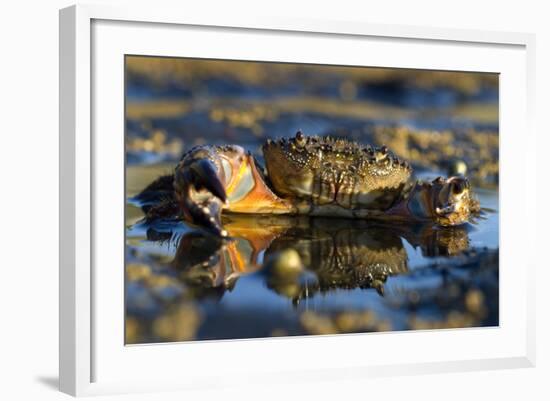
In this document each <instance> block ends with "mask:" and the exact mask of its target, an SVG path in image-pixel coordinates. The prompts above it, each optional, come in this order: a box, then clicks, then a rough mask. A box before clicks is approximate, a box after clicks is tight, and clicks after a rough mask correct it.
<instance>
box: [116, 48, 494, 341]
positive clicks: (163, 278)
mask: <svg viewBox="0 0 550 401" xmlns="http://www.w3.org/2000/svg"><path fill="white" fill-rule="evenodd" d="M125 63H126V150H127V157H126V159H127V172H126V173H127V174H126V175H127V180H126V182H127V188H126V194H127V199H128V203H127V208H126V217H127V227H128V229H127V252H126V253H127V257H126V258H127V265H126V273H127V280H126V285H127V288H126V290H127V291H126V296H127V300H126V304H127V327H126V329H127V330H126V340H127V342H128V343H143V342H162V341H183V340H191V339H217V338H242V337H264V336H272V335H303V334H331V333H341V332H357V331H387V330H404V329H419V328H445V327H465V326H486V325H496V324H498V143H499V140H498V117H499V116H498V98H499V96H498V75H496V74H488V73H462V72H444V71H427V70H406V69H393V68H392V69H390V68H365V67H342V66H320V65H302V64H281V63H262V62H241V61H219V60H197V59H180V58H161V57H142V56H127V57H126V60H125ZM298 129H301V130H302V131H303V132H304V133H305V134H316V135H332V136H342V137H346V138H350V139H355V140H357V141H359V142H362V143H371V144H375V145H382V144H385V145H387V146H388V147H389V148H390V149H391V150H392V151H394V152H395V153H396V154H397V155H398V156H400V157H403V158H404V159H406V160H408V161H409V162H411V164H412V166H413V167H414V169H415V172H416V173H417V175H418V176H419V177H420V178H426V179H429V178H435V177H436V176H438V175H450V174H466V175H467V176H468V177H469V178H470V179H471V180H472V182H473V183H474V185H475V187H476V191H477V193H478V194H479V197H480V200H481V202H482V206H483V207H484V208H486V209H487V212H486V214H485V217H484V219H483V220H482V221H480V222H479V223H478V224H477V225H475V226H474V225H469V226H468V227H462V228H460V230H433V229H425V228H418V229H415V230H412V231H410V232H403V231H402V230H395V229H392V228H387V227H384V228H380V227H376V228H371V227H366V226H358V227H357V226H354V225H353V224H351V223H350V222H347V223H345V224H343V225H338V224H336V225H335V224H320V223H311V221H307V222H304V221H288V220H285V221H277V220H273V221H270V222H269V223H268V224H267V225H268V226H269V227H273V229H270V230H268V232H267V233H266V232H263V231H260V229H259V227H258V226H259V224H258V222H255V221H237V222H233V224H236V230H237V231H238V230H241V231H242V230H243V227H244V228H246V229H247V230H248V231H250V230H252V232H254V233H256V235H257V236H260V235H264V236H266V235H267V237H269V238H270V239H271V241H272V242H271V243H270V244H271V245H270V247H269V248H266V249H263V250H262V252H261V253H260V255H259V256H258V255H257V256H258V258H257V260H255V262H257V263H252V262H251V260H252V259H251V258H250V253H251V251H250V249H251V248H254V240H251V239H250V238H248V237H245V236H243V237H242V238H238V239H237V240H236V242H235V244H234V248H235V249H228V245H227V244H219V243H213V242H212V241H210V240H204V238H202V237H200V238H198V239H197V238H196V237H195V236H194V234H191V231H192V230H191V228H189V227H187V226H185V225H184V224H183V223H181V222H164V223H163V224H162V225H160V226H159V225H157V226H155V227H151V226H147V225H144V224H143V223H142V222H141V221H140V220H141V218H142V217H143V213H142V211H141V209H140V205H139V204H138V203H136V202H133V201H132V197H133V196H134V195H136V194H137V193H138V192H139V191H141V190H142V189H143V188H144V187H145V186H146V185H147V184H149V183H150V182H151V181H152V180H154V179H155V178H157V177H158V176H160V175H162V174H169V173H171V172H172V170H173V168H174V164H175V162H176V161H177V160H179V158H180V156H181V154H182V153H183V152H184V151H185V150H186V149H189V148H190V147H192V146H194V145H199V144H239V145H242V146H244V147H246V148H247V149H249V150H250V151H251V152H253V153H254V154H255V156H257V157H258V158H259V159H260V160H261V159H262V155H261V145H262V143H263V142H264V141H265V140H266V139H267V138H278V137H283V136H291V135H293V134H294V133H295V132H296V131H297V130H298ZM264 223H265V222H264ZM265 226H266V225H265V224H264V226H263V227H264V228H265ZM380 238H382V239H383V240H382V239H380ZM205 241H206V242H205ZM182 244H183V245H182ZM297 244H298V245H297ZM320 244H324V245H323V246H320ZM327 244H328V245H327ZM232 247H233V246H232ZM205 250H206V251H205ZM201 252H202V253H201ZM293 252H295V253H293ZM337 253H340V254H343V255H352V254H353V255H357V254H359V255H361V256H360V257H357V258H356V259H354V262H353V266H351V265H350V262H347V264H346V263H345V262H344V263H340V262H339V263H331V262H330V260H331V259H330V258H331V255H334V254H337ZM197 255H200V257H198V259H197V258H196V256H197ZM224 255H225V257H224ZM235 255H239V256H241V257H244V259H245V260H247V261H249V263H248V264H247V266H245V267H244V268H241V271H239V272H238V274H236V272H235V269H236V267H235V265H234V263H232V261H233V260H234V256H235ZM373 255H375V256H373ZM268 256H269V257H268ZM232 258H233V259H232ZM264 259H265V260H264ZM344 259H345V260H348V259H346V258H344ZM373 260H374V262H373ZM264 262H265V263H264ZM205 263H206V264H205ZM270 263H271V264H274V265H277V266H278V265H280V264H282V265H283V267H285V266H286V267H288V266H287V265H290V266H291V265H292V263H295V264H296V265H298V266H300V269H301V270H300V271H301V273H300V274H299V275H297V276H296V279H295V280H294V281H292V282H283V283H281V282H277V280H275V281H274V278H273V277H272V276H270V275H269V274H268V273H266V271H267V270H269V269H266V268H265V265H266V264H270ZM376 264H378V266H383V267H384V269H385V272H383V273H380V271H379V270H380V269H379V268H375V265H376ZM199 265H200V266H202V267H198V266H199ZM241 267H242V266H241ZM220 269H221V270H223V272H222V271H221V270H220ZM377 269H378V270H377ZM384 269H382V270H384ZM283 270H284V269H283ZM204 272H208V274H206V276H207V277H205V274H203V273H204ZM357 272H359V273H360V274H358V273H357ZM279 281H280V280H279ZM283 281H284V280H283ZM328 283H332V284H331V285H329V284H328ZM381 288H382V289H381ZM306 293H307V294H306Z"/></svg>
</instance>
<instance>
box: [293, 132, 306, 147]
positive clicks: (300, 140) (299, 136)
mask: <svg viewBox="0 0 550 401" xmlns="http://www.w3.org/2000/svg"><path fill="white" fill-rule="evenodd" d="M295 142H296V145H298V146H304V145H305V144H306V137H305V135H304V133H303V132H302V131H298V132H296V137H295Z"/></svg>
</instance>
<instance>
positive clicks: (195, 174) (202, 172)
mask: <svg viewBox="0 0 550 401" xmlns="http://www.w3.org/2000/svg"><path fill="white" fill-rule="evenodd" d="M189 174H190V178H191V181H192V182H193V183H194V184H195V187H196V188H197V189H201V188H204V189H206V190H207V191H210V192H211V193H212V195H214V196H216V197H217V198H219V199H220V200H221V201H222V202H223V203H225V202H226V201H227V194H226V193H225V188H224V186H223V184H222V182H221V181H220V178H219V177H218V171H217V168H216V164H215V163H214V162H212V161H210V160H208V159H202V160H197V161H196V162H194V163H192V164H191V165H190V166H189Z"/></svg>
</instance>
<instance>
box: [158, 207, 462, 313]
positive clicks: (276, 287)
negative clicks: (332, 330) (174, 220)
mask: <svg viewBox="0 0 550 401" xmlns="http://www.w3.org/2000/svg"><path fill="white" fill-rule="evenodd" d="M224 226H225V228H226V229H227V231H228V235H229V238H228V239H222V238H220V237H218V236H211V235H209V234H207V233H204V232H200V231H190V232H185V233H184V234H182V235H180V236H179V238H177V239H176V242H177V251H176V254H175V257H174V260H173V261H172V263H171V265H172V267H173V268H174V269H175V270H176V271H177V272H178V273H179V275H180V278H181V279H182V280H183V281H184V282H185V283H186V284H187V286H188V287H189V288H192V289H193V296H194V297H197V298H202V297H204V296H216V297H221V296H222V295H223V293H224V292H225V291H226V290H229V291H230V290H232V289H233V287H234V286H235V284H236V282H237V280H238V279H239V277H240V276H242V275H246V274H250V273H254V272H256V271H259V273H260V274H262V275H265V277H266V283H267V286H268V288H270V289H271V290H273V291H274V292H276V293H277V294H279V295H281V296H284V297H286V298H289V299H291V300H292V301H293V303H295V304H296V303H298V302H300V300H302V299H305V298H311V297H313V296H315V295H316V294H318V293H325V292H328V291H334V290H337V289H354V288H361V289H369V288H373V289H375V290H376V291H377V292H378V293H379V294H380V295H383V294H384V285H385V283H386V281H387V279H388V277H390V276H394V275H400V274H407V273H408V271H409V267H408V254H407V248H406V247H405V246H404V243H405V242H407V243H409V244H410V245H411V246H412V247H413V248H419V249H420V250H421V252H422V254H423V255H424V256H428V257H435V256H453V255H457V254H460V253H461V252H463V251H465V250H467V249H468V247H469V240H468V233H467V230H466V228H464V227H453V228H445V229H442V228H432V227H427V226H411V227H406V226H403V227H398V228H396V227H395V226H391V227H389V226H383V225H376V226H373V225H372V223H366V222H363V221H352V220H340V219H319V218H317V219H311V218H306V217H304V218H295V217H286V216H260V217H257V216H254V217H250V216H231V217H230V218H227V220H226V221H224ZM147 234H148V238H149V239H155V240H158V239H160V238H162V237H163V235H165V238H168V237H170V233H159V232H158V231H156V230H154V229H149V231H148V233H147Z"/></svg>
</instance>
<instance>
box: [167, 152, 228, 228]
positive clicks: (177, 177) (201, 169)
mask: <svg viewBox="0 0 550 401" xmlns="http://www.w3.org/2000/svg"><path fill="white" fill-rule="evenodd" d="M174 189H175V192H176V198H177V200H178V202H179V204H180V207H181V210H182V211H183V216H184V218H185V219H186V220H187V221H189V222H190V223H193V224H195V225H198V226H200V227H203V228H205V229H207V230H208V231H211V232H213V233H214V234H217V235H220V236H222V237H226V236H227V231H225V230H224V229H223V228H222V222H221V213H222V209H223V207H224V205H225V204H226V202H227V194H226V190H225V175H224V171H223V166H222V163H221V161H220V159H219V157H218V156H217V155H216V153H215V152H214V151H212V150H210V149H209V148H208V147H199V148H194V149H192V150H191V151H189V152H188V153H187V154H186V155H184V157H183V158H182V160H181V162H180V163H179V164H178V165H177V167H176V171H175V174H174Z"/></svg>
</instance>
